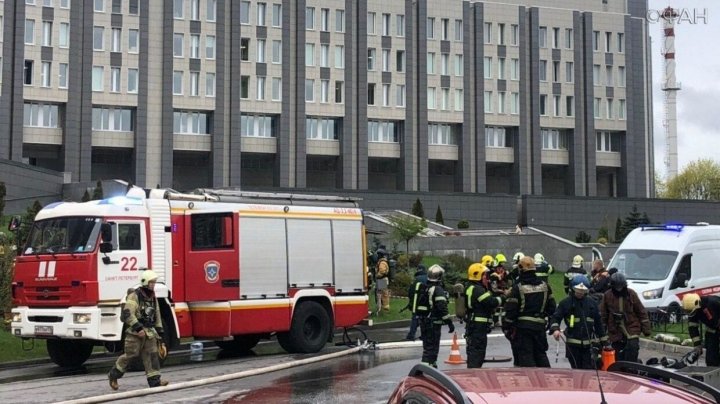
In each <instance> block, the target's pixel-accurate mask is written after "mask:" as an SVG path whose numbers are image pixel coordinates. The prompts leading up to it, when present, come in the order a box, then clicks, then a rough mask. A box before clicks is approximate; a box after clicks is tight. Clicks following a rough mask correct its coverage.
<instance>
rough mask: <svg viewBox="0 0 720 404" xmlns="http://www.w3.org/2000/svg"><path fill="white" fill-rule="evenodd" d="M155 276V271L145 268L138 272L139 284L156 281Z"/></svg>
mask: <svg viewBox="0 0 720 404" xmlns="http://www.w3.org/2000/svg"><path fill="white" fill-rule="evenodd" d="M157 278H158V275H157V274H156V273H155V271H153V270H152V269H146V270H144V271H142V273H141V274H140V284H141V285H142V286H147V285H148V283H150V282H152V281H156V280H157Z"/></svg>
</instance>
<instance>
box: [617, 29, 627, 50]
mask: <svg viewBox="0 0 720 404" xmlns="http://www.w3.org/2000/svg"><path fill="white" fill-rule="evenodd" d="M617 48H618V53H624V52H625V34H623V33H622V32H618V34H617Z"/></svg>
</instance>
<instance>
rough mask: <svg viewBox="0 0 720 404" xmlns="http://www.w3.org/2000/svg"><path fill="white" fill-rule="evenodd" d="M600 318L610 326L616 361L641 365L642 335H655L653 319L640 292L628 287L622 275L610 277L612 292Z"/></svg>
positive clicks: (603, 299)
mask: <svg viewBox="0 0 720 404" xmlns="http://www.w3.org/2000/svg"><path fill="white" fill-rule="evenodd" d="M600 317H602V320H603V324H605V326H606V327H607V333H608V340H609V341H610V344H612V347H613V349H615V360H618V361H627V362H637V360H638V354H639V352H640V333H642V334H643V335H645V336H646V337H649V336H650V335H651V330H650V319H649V317H648V313H647V310H645V307H644V306H643V304H642V302H641V301H640V298H639V297H638V295H637V293H636V292H635V291H634V290H632V289H630V288H628V287H627V279H626V278H625V275H624V274H623V273H621V272H616V273H614V274H612V276H610V290H608V291H607V292H605V295H603V298H602V303H600Z"/></svg>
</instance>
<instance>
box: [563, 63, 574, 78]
mask: <svg viewBox="0 0 720 404" xmlns="http://www.w3.org/2000/svg"><path fill="white" fill-rule="evenodd" d="M573 81H575V68H574V65H573V62H565V82H566V83H572V82H573Z"/></svg>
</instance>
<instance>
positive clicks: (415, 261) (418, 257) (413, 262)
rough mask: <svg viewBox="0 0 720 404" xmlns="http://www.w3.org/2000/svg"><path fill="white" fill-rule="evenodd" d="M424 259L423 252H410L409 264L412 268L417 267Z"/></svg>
mask: <svg viewBox="0 0 720 404" xmlns="http://www.w3.org/2000/svg"><path fill="white" fill-rule="evenodd" d="M422 259H423V255H422V254H410V258H408V266H409V267H410V268H417V266H418V265H420V263H421V262H422Z"/></svg>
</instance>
